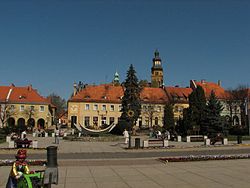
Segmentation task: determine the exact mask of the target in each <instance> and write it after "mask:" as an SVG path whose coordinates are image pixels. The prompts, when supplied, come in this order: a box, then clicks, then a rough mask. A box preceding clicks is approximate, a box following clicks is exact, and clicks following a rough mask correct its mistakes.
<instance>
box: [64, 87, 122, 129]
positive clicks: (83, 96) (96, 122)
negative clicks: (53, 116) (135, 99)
mask: <svg viewBox="0 0 250 188" xmlns="http://www.w3.org/2000/svg"><path fill="white" fill-rule="evenodd" d="M74 93H75V95H74V96H73V97H72V98H71V99H70V100H69V101H68V122H69V125H71V126H73V125H74V123H76V124H80V125H83V126H85V127H90V128H93V129H98V128H100V127H105V126H106V125H110V124H112V123H113V122H114V123H115V124H117V123H118V118H119V117H120V115H121V112H120V110H121V98H122V96H123V88H122V87H121V86H114V85H109V84H104V85H98V86H84V87H83V88H82V89H81V91H79V92H74Z"/></svg>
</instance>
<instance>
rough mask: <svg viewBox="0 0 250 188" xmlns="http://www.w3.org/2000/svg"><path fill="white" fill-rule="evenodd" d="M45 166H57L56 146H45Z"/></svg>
mask: <svg viewBox="0 0 250 188" xmlns="http://www.w3.org/2000/svg"><path fill="white" fill-rule="evenodd" d="M47 167H57V147H56V146H48V147H47Z"/></svg>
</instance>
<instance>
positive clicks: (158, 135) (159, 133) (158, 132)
mask: <svg viewBox="0 0 250 188" xmlns="http://www.w3.org/2000/svg"><path fill="white" fill-rule="evenodd" d="M157 138H158V139H161V131H160V130H158V131H157Z"/></svg>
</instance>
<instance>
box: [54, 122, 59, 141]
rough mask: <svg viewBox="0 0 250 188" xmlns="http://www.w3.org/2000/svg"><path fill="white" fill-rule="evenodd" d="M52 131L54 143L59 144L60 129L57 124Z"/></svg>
mask: <svg viewBox="0 0 250 188" xmlns="http://www.w3.org/2000/svg"><path fill="white" fill-rule="evenodd" d="M54 133H55V144H59V136H60V131H59V129H58V127H57V126H56V129H55V131H54Z"/></svg>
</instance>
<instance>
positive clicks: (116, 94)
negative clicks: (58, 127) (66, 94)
mask: <svg viewBox="0 0 250 188" xmlns="http://www.w3.org/2000/svg"><path fill="white" fill-rule="evenodd" d="M123 95H124V88H123V87H122V86H114V85H110V84H103V85H97V86H89V85H88V86H86V87H85V88H84V89H83V90H81V91H80V92H79V93H77V94H76V95H75V96H73V97H71V99H69V102H103V103H121V99H122V97H123ZM140 98H141V100H142V101H143V102H145V103H147V102H150V103H160V104H161V103H165V102H166V101H168V98H167V95H166V93H165V91H164V90H163V89H162V88H151V87H144V88H143V89H142V91H141V93H140Z"/></svg>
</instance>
